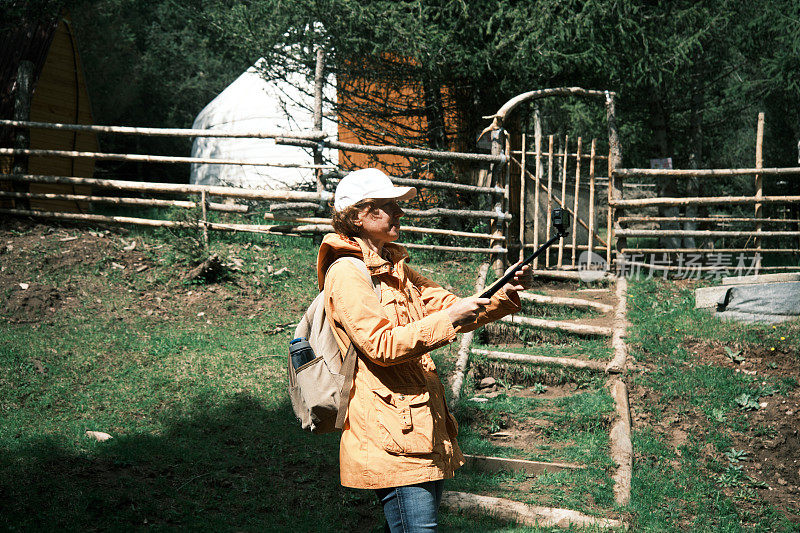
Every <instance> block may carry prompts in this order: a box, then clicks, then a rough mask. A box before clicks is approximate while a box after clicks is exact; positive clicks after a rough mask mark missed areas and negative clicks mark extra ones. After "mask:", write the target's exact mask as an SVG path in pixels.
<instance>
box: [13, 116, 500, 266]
mask: <svg viewBox="0 0 800 533" xmlns="http://www.w3.org/2000/svg"><path fill="white" fill-rule="evenodd" d="M0 127H9V128H42V129H50V130H61V131H76V132H92V133H107V134H123V135H142V136H173V137H189V138H193V137H220V138H233V139H243V138H259V139H275V141H276V142H277V143H281V144H293V145H297V146H303V147H310V148H313V149H314V150H316V151H318V150H319V149H320V148H321V147H322V146H323V145H324V146H326V147H329V148H337V149H340V150H344V151H353V152H360V153H369V154H392V155H401V156H405V157H416V158H426V159H430V160H445V161H465V162H469V163H473V164H476V163H477V164H486V163H489V164H493V165H499V166H502V165H503V164H504V162H505V161H506V160H507V155H506V154H504V153H500V154H495V155H489V154H471V153H462V152H444V151H436V150H425V149H417V148H407V147H398V146H369V145H359V144H352V143H341V142H338V141H333V140H330V139H328V136H327V135H326V134H325V133H324V132H322V131H319V130H311V131H302V132H289V131H241V130H240V131H220V130H195V129H180V128H138V127H127V126H97V125H84V124H62V123H44V122H33V121H19V120H0ZM315 153H316V152H315ZM2 156H6V157H7V158H8V159H9V160H10V159H11V158H13V160H14V162H15V163H17V162H18V161H20V160H23V161H26V160H27V159H28V158H42V157H63V158H71V159H75V158H90V159H94V160H114V161H130V162H144V163H179V164H189V163H206V164H221V165H251V166H262V167H284V168H310V169H316V170H317V171H318V172H320V171H324V170H334V172H332V173H330V174H329V177H335V176H336V175H337V174H339V175H343V174H341V173H339V172H337V171H336V167H334V166H332V165H324V164H316V163H309V164H303V163H280V162H272V161H263V160H232V159H213V158H196V157H177V156H166V155H147V154H115V153H105V152H99V151H80V150H56V149H47V150H45V149H35V148H29V147H27V146H16V147H15V148H0V157H2ZM17 168H19V167H18V166H17V165H16V164H15V169H17ZM392 181H393V182H394V183H396V184H398V185H412V186H415V187H418V188H429V189H439V190H452V191H458V192H463V193H471V194H479V195H488V196H490V197H500V198H506V197H508V194H509V193H508V187H507V185H506V186H501V185H498V184H497V183H496V182H495V183H493V184H491V185H490V186H477V185H468V184H461V183H452V182H442V181H436V180H421V179H410V178H403V177H400V178H392ZM0 183H6V184H9V183H13V184H14V185H13V186H10V187H8V186H7V187H6V188H10V189H12V190H0V199H7V200H8V201H12V200H13V201H18V202H19V201H21V202H22V203H21V205H14V207H12V208H3V209H0V213H4V214H11V215H22V216H32V217H43V218H50V219H60V220H73V221H93V222H102V223H111V224H134V225H145V226H155V227H157V226H162V227H196V228H199V229H201V230H202V232H203V237H204V240H205V241H206V242H207V239H208V231H209V230H217V231H248V232H255V233H268V234H295V235H296V234H300V235H315V234H319V233H322V232H329V231H332V228H331V226H330V219H327V218H319V217H305V216H294V215H292V214H290V213H287V214H275V213H274V212H267V213H257V210H253V209H251V207H252V206H249V205H243V204H230V203H223V202H219V201H216V202H215V201H210V200H209V198H211V197H214V198H227V199H238V200H240V201H245V202H268V203H272V205H270V211H280V212H281V213H284V212H286V211H287V210H290V209H294V210H297V209H311V210H314V211H319V209H320V208H322V207H324V206H325V204H328V203H330V201H331V200H332V198H333V194H332V193H330V192H328V191H325V190H321V189H318V190H317V192H309V191H292V190H257V189H244V188H238V187H225V186H212V185H189V184H175V183H158V182H144V181H126V180H115V179H97V178H89V177H80V176H55V175H45V174H32V173H25V172H24V170H23V171H22V172H20V171H19V170H16V171H14V172H10V173H5V174H0ZM34 184H37V185H45V186H52V185H65V186H73V187H74V186H81V187H86V188H87V191H91V192H86V193H78V192H76V191H74V190H73V191H65V192H63V193H61V192H53V191H52V189H51V190H45V191H34V190H32V189H30V187H31V185H34ZM100 189H105V190H110V191H115V192H116V193H117V195H113V196H111V195H108V194H105V195H104V194H98V193H97V192H96V191H97V190H100ZM159 195H168V198H163V197H162V198H157V196H159ZM142 196H144V197H142ZM8 201H7V202H6V204H8V203H9V202H8ZM31 201H36V202H38V204H43V203H45V202H49V201H62V202H63V201H66V202H79V204H78V205H79V206H80V205H83V206H84V207H88V206H91V205H93V204H110V205H118V206H132V207H156V208H178V209H197V208H200V210H201V212H202V215H201V216H200V219H199V220H198V221H197V223H196V224H195V223H187V222H182V221H172V220H158V219H155V218H144V217H138V216H111V215H101V214H96V213H66V212H61V211H56V210H55V209H56V208H52V209H53V210H48V208H49V206H48V208H39V206H38V205H37V207H36V208H29V206H30V205H31V204H30V202H31ZM275 202H280V203H275ZM45 205H46V204H45ZM211 211H218V212H227V213H240V214H247V215H253V214H255V213H257V214H258V216H260V217H261V218H262V220H264V222H267V223H260V224H259V223H255V224H243V223H223V222H216V221H211V220H209V219H208V217H207V213H208V212H211ZM405 212H406V214H407V215H408V217H409V219H413V220H417V221H419V220H425V219H430V218H435V217H447V218H452V219H457V220H462V221H467V220H485V221H487V222H490V223H492V222H497V223H501V224H502V223H504V222H507V221H508V220H510V219H511V214H510V213H507V212H505V211H503V210H502V209H497V208H496V206H495V209H494V210H474V209H449V208H446V207H432V208H428V209H406V210H405ZM403 229H404V231H405V232H407V233H409V234H411V235H431V236H448V237H454V238H459V239H467V241H469V240H472V239H474V240H478V241H488V243H489V246H481V245H477V246H475V245H466V244H465V245H463V246H461V245H459V246H450V245H447V246H446V245H438V244H420V243H408V247H409V248H412V249H428V250H440V251H454V252H467V253H490V254H494V255H496V256H504V255H506V254H507V253H508V249H507V248H506V247H505V246H504V243H505V242H506V240H507V239H506V236H505V235H504V234H502V233H497V232H492V233H491V234H485V233H480V232H470V231H460V230H455V229H454V230H450V229H444V228H429V227H424V226H420V225H408V226H404V227H403ZM476 244H477V243H476Z"/></svg>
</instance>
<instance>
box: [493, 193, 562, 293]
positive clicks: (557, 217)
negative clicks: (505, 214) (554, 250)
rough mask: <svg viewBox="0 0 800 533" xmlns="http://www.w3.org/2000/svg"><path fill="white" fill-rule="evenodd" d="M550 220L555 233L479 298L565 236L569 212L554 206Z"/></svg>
mask: <svg viewBox="0 0 800 533" xmlns="http://www.w3.org/2000/svg"><path fill="white" fill-rule="evenodd" d="M550 221H551V222H552V223H553V226H554V227H555V228H556V232H557V233H556V234H555V235H553V236H552V237H551V238H550V240H549V241H547V242H546V243H544V244H543V245H541V246H540V247H539V249H538V250H536V251H535V252H533V253H532V254H531V255H529V256H528V257H526V258H525V260H523V261H521V262H519V263H517V264H516V265H515V267H514V268H512V269H511V270H509V271H508V272H506V273H505V275H503V277H502V278H500V279H498V280H497V281H495V282H494V283H492V285H491V286H490V287H489V288H488V289H486V290H485V291H483V293H482V294H481V298H491V297H492V295H493V294H494V293H496V292H497V291H498V290H500V287H502V286H503V285H505V284H506V283H508V282H509V281H511V280H512V279H514V276H515V275H516V273H517V271H519V269H521V268H522V267H524V266H525V265H528V264H530V263H531V262H533V260H534V259H536V258H537V257H539V255H541V254H542V252H544V251H545V250H547V249H548V248H550V246H552V245H553V244H555V242H556V241H557V240H559V239H561V238H562V237H566V236H567V230H568V229H569V213H568V212H567V210H566V209H561V208H560V207H556V208H555V209H553V213H552V214H551V216H550Z"/></svg>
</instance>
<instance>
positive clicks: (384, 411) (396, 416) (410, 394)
mask: <svg viewBox="0 0 800 533" xmlns="http://www.w3.org/2000/svg"><path fill="white" fill-rule="evenodd" d="M372 392H373V393H374V394H373V396H374V397H373V402H374V406H375V412H376V414H377V420H378V432H379V435H380V440H381V445H382V446H383V449H384V450H386V451H387V452H389V453H392V454H395V455H424V454H428V453H431V452H432V451H433V414H432V413H431V406H430V394H429V393H428V391H426V390H422V389H418V388H414V389H400V390H389V389H388V388H385V387H382V388H380V389H375V390H373V391H372Z"/></svg>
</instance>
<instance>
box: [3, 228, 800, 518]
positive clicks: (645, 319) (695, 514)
mask: <svg viewBox="0 0 800 533" xmlns="http://www.w3.org/2000/svg"><path fill="white" fill-rule="evenodd" d="M58 231H59V232H68V233H70V234H72V235H83V234H84V233H83V232H84V231H85V230H79V229H75V228H60V229H58ZM94 231H97V230H94ZM9 233H11V231H10V230H9ZM22 233H23V234H24V232H22ZM23 236H24V235H23ZM97 239H99V242H108V243H110V244H109V246H108V250H107V252H103V253H102V254H96V255H87V256H86V258H85V260H82V261H75V262H73V263H64V264H61V263H51V261H52V259H53V258H57V257H60V256H62V255H68V254H66V253H64V252H65V251H67V250H70V249H71V248H74V246H75V244H74V241H65V242H62V241H59V239H58V238H56V236H46V238H45V239H38V237H36V238H35V239H33V240H31V241H30V248H29V249H28V250H26V255H25V256H24V258H25V260H24V261H20V262H19V263H18V264H13V265H10V264H9V263H8V262H5V263H3V264H4V266H6V267H8V268H13V270H14V276H15V279H16V278H17V277H18V278H19V279H21V280H22V279H24V280H27V281H31V282H36V283H39V284H43V285H48V286H52V287H55V288H57V289H58V290H59V292H60V293H61V294H62V297H63V296H69V297H71V298H72V300H70V301H69V302H66V301H62V305H63V308H61V309H59V310H57V311H56V312H55V313H53V314H46V315H44V316H42V317H41V319H40V320H37V321H35V322H32V323H30V322H29V323H14V322H13V321H8V320H0V498H1V499H2V501H3V504H2V506H0V516H2V518H3V522H4V523H5V524H7V525H6V526H4V527H5V528H6V529H8V530H12V531H13V530H25V531H31V530H34V531H37V530H43V531H54V530H55V531H57V530H78V529H90V530H111V531H117V530H126V531H127V530H132V529H142V528H145V527H152V528H156V529H159V530H165V531H172V530H210V531H342V530H347V531H379V530H380V524H381V521H382V516H381V511H380V509H379V508H378V507H377V505H376V504H375V502H374V495H373V494H372V493H371V492H369V491H357V490H350V489H345V488H342V487H341V486H340V485H339V482H338V438H337V436H336V435H327V436H312V435H307V434H305V433H303V432H302V431H301V430H300V429H299V425H298V423H297V422H296V420H295V418H294V416H293V414H292V412H291V409H290V406H289V404H288V398H287V396H286V390H285V380H286V377H285V364H286V360H285V354H286V344H287V342H288V340H289V337H290V336H291V333H292V332H291V331H290V330H291V328H286V329H285V330H284V331H278V329H279V326H285V325H286V324H290V323H293V322H296V321H297V318H298V316H299V314H300V312H301V311H302V310H303V309H304V307H305V305H307V304H308V303H309V302H310V301H311V299H312V297H313V296H314V295H315V293H316V291H317V289H316V283H315V279H316V271H315V267H314V264H315V259H316V249H317V248H316V246H315V245H314V243H313V242H312V241H311V240H310V239H303V238H288V237H270V236H258V235H256V236H253V235H242V234H215V235H214V236H213V238H212V243H211V249H210V251H211V252H216V253H219V254H220V255H221V256H222V257H224V258H226V259H228V260H230V258H232V257H235V258H236V259H238V260H239V262H240V263H241V265H240V266H237V267H236V268H237V270H235V271H234V272H233V273H232V275H231V277H230V278H229V279H226V280H222V281H220V282H219V283H216V284H209V285H202V284H201V285H194V284H186V283H185V282H183V281H182V273H184V272H185V271H186V270H187V269H188V267H189V265H190V264H191V263H192V261H193V260H194V259H196V258H197V257H198V256H200V255H202V253H205V252H204V251H202V250H199V249H198V244H197V242H196V240H193V236H192V235H189V234H181V233H179V232H173V233H170V232H167V231H165V230H159V231H151V230H146V229H132V230H130V231H129V232H128V233H126V234H125V235H124V241H125V242H126V243H128V242H131V241H133V240H136V241H137V247H136V256H137V257H142V258H144V261H145V262H147V263H148V264H149V265H150V268H149V269H147V270H145V271H143V272H142V273H140V274H135V273H134V272H133V270H134V269H133V268H132V267H129V268H126V269H125V270H120V269H117V268H114V267H113V266H112V265H111V263H112V262H118V261H119V260H120V257H122V256H123V255H124V254H123V253H122V251H121V247H122V245H123V243H122V240H121V239H120V237H119V235H116V234H115V233H111V234H110V235H107V236H106V237H98V238H97ZM412 256H413V262H412V266H414V268H416V269H418V270H419V271H420V272H421V273H422V274H424V275H426V276H428V277H430V278H432V279H433V280H435V281H437V282H438V283H440V284H442V285H443V286H445V287H449V288H451V289H452V290H454V291H455V292H456V293H458V294H461V295H466V294H471V293H472V292H473V290H474V280H475V274H476V272H477V269H478V266H479V262H478V261H477V259H475V258H471V257H461V256H459V255H457V254H442V255H434V254H428V253H417V252H412ZM284 267H285V268H287V269H289V271H290V272H289V275H281V276H273V275H270V269H271V270H272V271H273V272H274V271H277V270H279V269H281V268H284ZM14 290H16V289H15V288H14V287H11V288H9V289H7V290H5V291H4V293H3V294H0V297H2V298H3V299H4V300H3V301H6V300H7V299H8V298H9V297H10V294H11V292H12V291H14ZM190 292H192V293H194V294H193V295H192V296H191V297H190V296H189V293H190ZM630 292H631V301H630V302H629V309H630V312H631V321H632V327H631V331H630V339H629V341H630V342H631V352H632V355H633V356H634V357H635V358H636V359H637V360H638V361H641V362H642V363H646V364H650V365H652V366H653V367H654V370H653V371H652V372H649V373H643V374H633V375H632V376H631V379H632V380H634V383H638V384H643V385H645V386H647V387H650V388H653V389H654V390H657V391H658V392H659V394H660V397H661V398H662V400H661V401H659V402H652V403H648V404H646V405H641V406H637V408H639V409H647V410H648V412H650V413H652V414H653V415H654V416H658V415H661V414H664V413H665V412H667V410H668V406H670V405H673V406H675V409H676V410H677V411H678V412H683V413H694V414H699V415H702V416H703V417H704V419H705V420H707V421H708V424H709V427H710V428H711V430H710V431H708V432H706V433H704V435H703V437H702V438H703V439H704V440H702V441H700V442H697V443H692V445H689V446H685V447H684V448H681V449H680V450H679V451H680V453H677V451H676V450H675V449H673V448H672V446H671V445H670V443H669V442H666V441H665V440H664V438H663V436H662V435H660V434H659V433H657V432H655V431H647V430H644V431H639V432H636V433H635V434H634V449H635V450H636V453H637V461H636V464H635V471H634V480H633V499H632V503H631V505H630V506H629V507H626V508H621V509H620V508H617V507H616V506H615V505H614V502H613V483H612V481H611V479H610V476H611V473H612V472H613V465H612V463H611V460H610V458H609V457H608V429H609V428H608V425H609V419H610V413H611V411H612V402H611V399H610V397H609V396H608V394H607V392H606V390H605V389H604V388H603V382H604V378H603V377H602V376H597V375H595V374H591V373H587V372H583V371H576V370H569V369H566V370H565V369H558V370H541V369H533V370H532V369H529V368H526V367H522V366H518V367H515V365H506V366H505V370H504V371H505V372H507V376H505V377H504V376H503V375H500V374H498V375H497V377H498V378H500V379H508V382H509V383H514V382H515V380H516V379H518V378H519V379H522V380H523V381H524V380H530V383H531V384H534V383H547V384H550V385H552V384H564V383H575V384H577V385H578V389H577V394H575V395H573V396H569V397H563V398H553V399H545V398H541V397H533V398H528V399H525V398H514V397H511V396H503V395H501V396H499V397H497V398H495V399H493V400H491V401H490V402H487V403H485V404H476V403H474V402H469V401H468V398H469V396H470V395H469V394H464V395H463V396H464V398H462V401H460V402H459V403H458V404H457V405H454V406H453V408H454V411H455V412H456V414H457V416H458V418H459V421H460V424H461V435H460V438H459V442H460V443H461V445H462V447H463V449H464V451H465V452H468V453H477V454H485V455H502V456H511V457H524V458H529V459H542V460H559V461H567V462H575V463H580V464H585V465H587V468H586V469H585V470H583V471H581V472H579V473H575V472H558V473H551V474H546V475H543V476H539V477H537V478H530V479H528V478H525V477H524V476H521V475H511V474H498V475H485V474H479V473H475V472H468V471H466V470H463V469H462V470H461V471H459V473H458V474H457V476H456V478H455V479H454V480H453V481H451V482H449V484H448V487H447V488H448V489H449V490H466V491H475V492H478V493H484V494H485V493H492V494H495V495H498V496H504V497H511V498H514V499H519V500H520V501H527V502H530V503H532V504H535V505H552V506H559V507H567V508H572V509H579V510H582V511H584V512H586V513H589V514H593V515H602V514H604V513H605V512H607V511H611V512H613V513H618V512H622V513H629V514H630V515H631V516H632V517H633V520H634V525H635V528H636V530H637V531H638V530H642V531H672V530H675V528H676V524H677V525H678V528H679V529H680V528H681V526H685V527H683V529H684V530H699V531H717V530H720V531H744V530H749V529H748V528H750V527H751V526H752V530H756V531H759V530H761V531H768V530H773V531H789V530H791V529H790V528H789V526H787V525H786V524H785V523H783V522H781V519H780V517H779V516H778V515H777V514H776V513H775V511H774V510H773V509H771V508H769V507H768V506H763V505H762V506H759V505H760V504H759V505H755V504H751V505H748V506H747V507H746V510H745V511H742V503H743V502H745V501H750V500H752V498H753V495H752V493H751V492H749V490H751V489H752V488H751V487H749V486H748V485H747V483H746V482H745V481H743V480H741V479H738V478H736V474H735V472H734V471H729V468H728V466H727V464H726V463H725V462H724V461H716V462H709V461H708V460H707V459H706V456H705V455H704V454H703V446H705V445H706V444H708V445H709V446H711V448H712V449H714V450H717V451H718V452H720V454H721V453H723V452H728V451H729V450H730V449H731V447H732V446H733V444H734V443H735V438H734V437H735V436H736V435H738V434H741V433H742V432H745V433H746V432H750V434H753V435H759V434H761V435H763V434H769V431H770V428H769V427H750V426H749V425H748V423H747V418H746V417H745V416H744V415H745V414H746V413H745V412H744V411H742V410H740V409H739V408H738V407H737V404H736V398H737V397H739V396H741V395H742V394H751V395H760V394H765V393H767V392H769V391H768V390H766V389H764V388H763V387H765V385H763V384H762V381H763V380H759V381H756V380H755V379H753V378H751V377H749V376H746V375H743V374H737V373H734V372H732V371H729V370H726V369H723V368H716V367H703V366H698V365H694V366H690V365H691V364H692V362H691V360H690V357H689V354H688V352H687V351H686V348H685V342H686V339H687V338H692V339H698V340H702V339H716V340H718V341H719V342H723V343H727V344H730V346H731V347H737V346H738V347H740V346H748V345H750V344H763V343H767V344H770V343H774V344H775V345H776V346H780V344H778V343H780V342H784V343H786V344H785V345H788V346H790V347H793V348H794V349H796V350H798V351H800V345H798V338H799V337H800V336H798V335H797V334H796V333H797V329H793V330H788V329H786V328H785V327H779V328H777V329H772V328H771V327H770V326H767V327H738V326H735V325H729V324H727V325H724V326H720V325H719V324H717V323H716V322H715V321H714V320H712V319H711V318H710V317H708V316H706V315H703V314H699V313H696V312H694V310H693V309H691V305H692V301H691V295H690V293H688V292H686V291H682V290H680V289H677V288H675V287H674V286H673V285H671V284H667V283H663V284H662V283H659V282H655V281H649V282H636V283H632V284H631V287H630ZM198 295H199V296H202V298H197V299H196V298H195V297H196V296H198ZM155 296H158V297H159V298H163V301H162V302H161V304H160V305H159V308H158V312H157V313H155V314H152V315H148V314H147V312H146V311H147V309H148V306H150V307H151V308H152V301H151V298H153V297H155ZM562 311H563V310H561V311H559V313H561V312H562ZM200 313H203V315H201V316H199V314H200ZM569 313H572V312H571V311H570V312H569ZM558 316H563V315H558ZM573 316H577V315H573ZM676 328H677V330H678V331H675V330H676ZM790 331H791V333H789V332H790ZM483 335H486V333H485V330H484V331H483V332H480V333H479V334H478V337H479V338H480V337H481V336H483ZM781 336H785V337H787V339H788V340H785V341H780V337H781ZM500 348H501V349H503V350H508V351H520V352H528V353H537V354H542V355H564V351H567V350H568V351H569V352H570V354H573V355H575V356H579V357H585V358H589V359H601V360H602V359H608V358H609V357H610V352H609V350H608V347H607V343H606V341H605V340H604V339H601V340H593V339H580V340H577V339H576V338H575V337H573V336H569V335H564V334H559V333H544V334H537V333H533V332H531V333H527V334H526V335H525V336H523V337H521V339H514V342H511V343H509V344H508V346H507V347H502V346H501V347H500ZM457 349H458V345H457V344H451V345H449V346H447V347H445V348H443V349H441V350H438V351H437V352H435V353H434V360H435V361H436V364H437V367H438V369H439V372H440V374H441V375H442V376H447V375H450V374H451V373H452V370H453V366H454V361H455V358H456V351H457ZM481 365H484V366H488V365H489V362H488V361H486V360H485V359H482V358H480V357H475V358H474V359H473V368H479V367H480V366H481ZM472 379H473V378H472V377H469V376H468V377H467V379H466V383H465V389H464V390H465V391H466V390H471V389H470V387H473V386H474V384H473V383H472ZM767 385H769V386H772V387H774V388H775V389H777V390H779V391H786V390H791V389H792V388H794V387H796V386H797V382H796V381H794V382H792V381H791V380H788V379H786V380H775V381H770V382H769V383H767ZM779 393H780V392H779ZM670 412H671V411H670ZM504 417H514V420H517V421H525V420H530V419H532V418H536V419H541V420H545V421H548V422H549V423H550V424H552V425H549V426H546V427H545V428H544V430H543V433H544V435H545V437H546V438H545V439H542V440H541V441H539V442H538V444H537V446H536V447H532V448H530V449H515V448H511V447H507V446H499V445H498V444H497V443H496V442H493V441H491V440H489V439H487V438H486V437H485V430H486V429H487V428H489V427H490V426H491V425H492V424H497V425H499V424H500V423H501V422H502V421H503V420H504V419H505V418H504ZM86 430H95V431H104V432H107V433H110V434H111V435H112V436H113V439H111V440H109V441H106V442H96V441H93V440H90V439H89V438H87V437H86V436H85V431H86ZM726 476H727V477H726ZM720 479H722V480H723V481H724V482H725V483H733V484H737V483H738V485H735V486H736V487H737V490H739V491H740V495H739V496H736V495H734V496H732V497H731V496H727V495H726V493H725V492H724V491H723V487H722V485H721V483H722V482H720V481H719V480H720ZM748 498H749V499H750V500H746V499H748ZM751 503H752V502H751ZM743 513H745V514H746V516H745V514H743ZM747 513H749V514H747ZM441 522H442V528H441V529H442V530H443V531H469V532H473V531H474V532H483V531H509V532H511V531H514V532H517V531H520V532H521V531H537V532H538V531H542V532H543V531H563V530H561V529H553V528H529V527H520V526H515V525H513V524H506V523H503V522H500V521H496V520H494V519H492V518H489V517H480V518H476V517H473V516H462V515H460V514H453V513H442V514H441ZM343 524H344V525H345V526H343Z"/></svg>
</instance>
